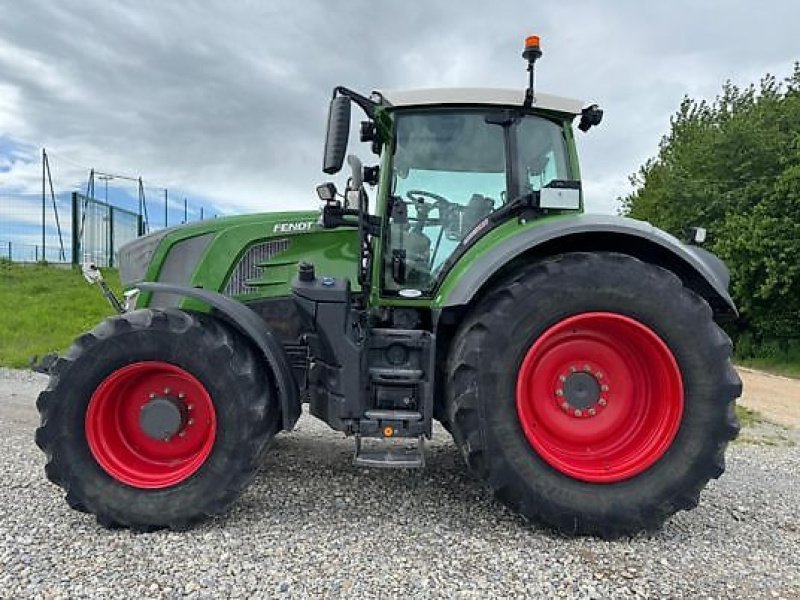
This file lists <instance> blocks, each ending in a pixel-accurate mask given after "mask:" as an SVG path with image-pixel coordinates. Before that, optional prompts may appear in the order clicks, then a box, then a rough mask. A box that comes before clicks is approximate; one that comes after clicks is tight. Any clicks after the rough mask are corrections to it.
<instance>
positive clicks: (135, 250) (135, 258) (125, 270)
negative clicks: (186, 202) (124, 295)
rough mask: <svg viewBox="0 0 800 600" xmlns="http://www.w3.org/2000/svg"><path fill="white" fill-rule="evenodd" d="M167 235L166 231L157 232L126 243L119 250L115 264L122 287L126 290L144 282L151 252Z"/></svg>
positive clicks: (167, 231)
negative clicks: (117, 266) (117, 267)
mask: <svg viewBox="0 0 800 600" xmlns="http://www.w3.org/2000/svg"><path fill="white" fill-rule="evenodd" d="M168 233H169V230H167V229H164V230H162V231H157V232H156V233H151V234H150V235H146V236H144V237H140V238H138V239H135V240H133V241H132V242H128V243H127V244H125V245H124V246H122V247H121V248H120V249H119V257H118V260H117V264H118V265H119V278H120V280H121V281H122V286H123V287H126V288H127V287H130V286H132V285H134V284H136V283H139V282H140V281H143V280H144V276H145V275H146V274H147V267H148V266H150V259H152V258H153V252H155V251H156V248H157V247H158V244H159V243H160V242H161V240H163V239H164V237H165V236H166V235H167V234H168Z"/></svg>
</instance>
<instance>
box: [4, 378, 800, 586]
mask: <svg viewBox="0 0 800 600" xmlns="http://www.w3.org/2000/svg"><path fill="white" fill-rule="evenodd" d="M44 381H45V379H44V378H42V377H40V376H37V375H34V374H30V373H23V372H19V371H8V370H2V369H0V481H2V486H0V597H9V598H11V597H14V598H20V597H49V598H56V597H70V598H74V597H85V596H99V597H114V598H118V597H138V598H142V597H186V596H189V597H210V596H214V597H220V596H222V597H251V596H262V597H263V596H269V597H280V598H283V597H286V598H290V597H291V598H304V597H320V596H323V597H358V598H364V597H390V596H404V597H408V596H413V597H439V596H445V597H459V598H460V597H465V598H472V597H480V598H484V597H488V596H501V597H532V596H533V597H543V596H548V597H585V598H623V597H624V598H627V597H635V596H642V597H649V598H652V597H656V598H657V597H685V596H703V597H715V598H717V597H737V598H763V597H767V598H770V597H784V598H798V597H800V519H798V517H797V515H798V506H800V483H799V482H798V479H797V468H798V464H800V447H799V446H798V442H799V441H800V436H799V435H798V432H797V431H792V430H788V429H783V428H778V427H774V426H769V425H761V426H759V427H758V428H754V429H752V430H749V431H748V432H747V434H748V435H747V437H746V440H747V441H746V442H744V443H741V442H740V443H736V444H734V445H733V447H732V449H731V451H730V452H729V454H728V457H729V458H728V472H727V473H726V474H725V476H723V478H722V479H721V480H719V481H716V482H712V483H711V484H710V485H709V487H708V488H707V490H706V491H705V493H704V495H703V497H702V501H701V504H700V507H699V508H697V509H696V510H694V511H691V512H684V513H680V514H679V515H677V516H676V517H674V518H673V519H672V520H670V521H669V522H668V523H667V525H666V527H665V528H664V530H663V531H661V532H660V533H658V534H657V535H654V536H651V537H648V536H639V537H634V538H631V539H625V540H620V541H615V542H605V541H602V540H598V539H592V538H583V539H565V538H563V537H560V536H558V535H554V534H553V533H551V532H548V531H547V530H544V529H542V528H541V527H539V526H536V525H532V524H528V523H526V522H524V521H523V520H522V519H520V518H518V517H516V516H514V515H512V514H511V513H509V512H508V511H506V510H505V509H503V508H502V507H501V506H499V505H498V504H496V503H495V502H494V501H493V500H492V499H491V497H490V496H489V495H488V494H487V493H486V492H485V491H484V490H483V489H482V488H481V487H480V486H479V485H478V484H477V483H475V482H474V481H472V480H471V479H470V478H469V477H468V476H467V475H466V474H465V470H464V468H463V467H462V463H461V460H460V458H459V456H458V454H457V451H456V449H455V447H454V445H453V444H452V442H451V440H450V439H449V436H448V435H447V434H446V433H445V432H444V431H443V430H441V429H438V430H437V431H436V435H435V436H434V437H435V441H434V442H433V443H432V444H431V445H430V446H429V451H428V466H427V468H426V469H425V470H424V471H421V472H401V471H372V470H360V469H356V468H355V467H353V466H352V465H351V464H350V454H351V452H352V442H351V441H349V440H345V439H344V438H343V437H342V436H341V435H340V434H337V433H335V432H332V431H330V430H329V429H328V428H327V426H326V425H325V424H323V423H321V422H317V421H316V420H314V419H312V418H310V417H308V416H304V417H303V418H302V419H301V421H300V425H299V427H298V429H297V430H296V431H295V432H293V433H291V434H285V435H281V436H279V438H278V439H277V441H276V444H275V446H274V448H273V451H272V452H271V453H270V454H269V457H268V458H267V460H266V462H265V464H264V466H263V469H262V471H261V473H260V475H259V477H258V478H257V479H256V481H255V483H254V485H253V486H252V487H251V488H250V489H249V490H248V491H247V492H246V493H245V495H244V496H243V497H242V499H241V500H240V501H239V502H238V503H237V504H236V506H235V508H234V510H233V511H232V512H231V514H230V515H229V516H228V517H226V518H223V519H217V520H214V521H211V522H208V523H206V524H204V525H202V526H200V527H198V528H196V529H194V530H192V531H189V532H186V533H180V534H177V533H165V532H159V533H155V534H140V535H136V534H132V533H130V532H128V531H124V530H122V531H107V530H105V529H102V528H100V527H99V526H97V525H96V524H95V522H94V520H93V518H92V517H90V516H88V515H83V514H80V513H77V512H74V511H71V510H70V509H68V508H67V506H66V504H65V503H64V501H63V500H62V496H61V493H60V490H59V489H57V488H56V487H54V486H53V485H51V484H50V483H48V482H47V481H46V480H45V478H44V474H43V471H42V466H43V464H44V457H43V455H42V454H41V452H39V450H38V449H37V448H36V446H35V445H34V443H33V439H32V437H33V430H34V428H35V426H36V422H37V415H36V412H35V409H34V408H33V406H34V399H35V395H36V393H37V392H38V390H39V389H40V388H41V387H42V385H43V383H44Z"/></svg>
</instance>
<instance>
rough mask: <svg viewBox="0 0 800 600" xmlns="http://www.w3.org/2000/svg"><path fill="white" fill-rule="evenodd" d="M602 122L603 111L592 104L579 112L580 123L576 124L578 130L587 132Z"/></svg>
mask: <svg viewBox="0 0 800 600" xmlns="http://www.w3.org/2000/svg"><path fill="white" fill-rule="evenodd" d="M602 121H603V109H602V108H600V107H599V106H597V104H592V105H591V106H587V107H586V108H584V109H583V110H582V111H581V122H580V123H578V129H580V130H581V131H589V129H590V128H592V127H594V126H595V125H600V123H601V122H602Z"/></svg>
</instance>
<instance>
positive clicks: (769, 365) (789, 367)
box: [736, 353, 800, 379]
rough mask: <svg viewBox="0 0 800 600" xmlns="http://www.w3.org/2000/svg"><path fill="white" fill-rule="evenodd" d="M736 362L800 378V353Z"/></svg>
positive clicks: (776, 373)
mask: <svg viewBox="0 0 800 600" xmlns="http://www.w3.org/2000/svg"><path fill="white" fill-rule="evenodd" d="M736 364H738V365H741V366H743V367H750V368H751V369H759V370H760V371H766V372H767V373H774V374H775V375H783V376H784V377H794V378H797V379H800V354H794V353H791V354H789V355H788V356H785V357H781V358H778V357H770V358H745V359H738V360H737V361H736Z"/></svg>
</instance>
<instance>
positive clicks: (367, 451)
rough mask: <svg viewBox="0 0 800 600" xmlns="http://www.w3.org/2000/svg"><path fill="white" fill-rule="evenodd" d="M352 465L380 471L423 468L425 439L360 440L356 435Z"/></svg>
mask: <svg viewBox="0 0 800 600" xmlns="http://www.w3.org/2000/svg"><path fill="white" fill-rule="evenodd" d="M353 464H354V465H356V466H359V467H378V468H381V469H421V468H422V467H424V466H425V437H424V436H422V435H421V436H419V437H418V438H363V439H362V437H361V436H360V435H357V436H356V449H355V454H354V455H353Z"/></svg>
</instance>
